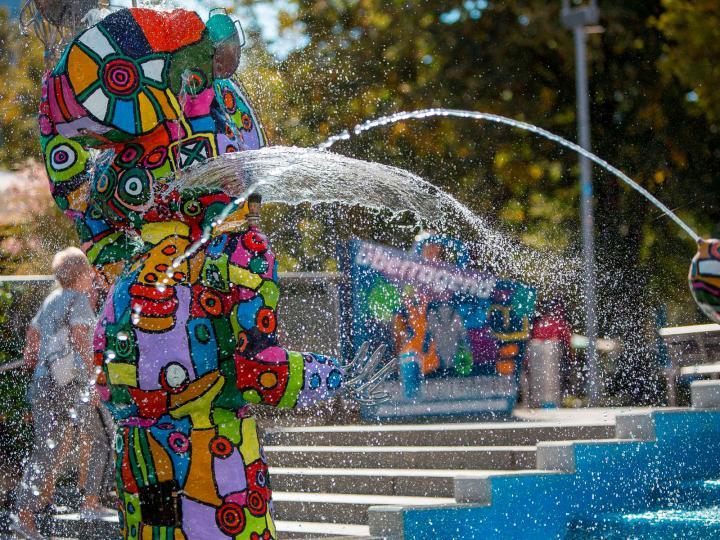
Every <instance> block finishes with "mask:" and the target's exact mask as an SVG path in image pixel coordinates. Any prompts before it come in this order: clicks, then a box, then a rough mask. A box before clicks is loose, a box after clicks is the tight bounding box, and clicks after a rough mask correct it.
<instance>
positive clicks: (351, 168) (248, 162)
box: [172, 146, 579, 285]
mask: <svg viewBox="0 0 720 540" xmlns="http://www.w3.org/2000/svg"><path fill="white" fill-rule="evenodd" d="M172 187H173V188H174V189H177V190H179V191H184V190H190V189H193V188H198V187H206V188H214V189H221V190H223V191H224V192H225V193H228V194H229V195H231V196H233V197H236V199H235V200H234V201H233V203H231V204H230V205H228V207H226V209H225V211H224V212H223V214H222V215H221V216H219V217H218V218H217V219H216V220H215V222H214V223H213V226H212V227H209V228H208V229H206V230H205V231H204V234H203V236H202V237H201V238H200V239H199V240H198V241H197V242H195V243H194V244H193V245H192V246H190V247H189V248H188V250H187V251H186V252H185V253H184V254H183V255H182V257H181V258H179V259H178V260H177V261H176V262H177V265H179V264H180V263H181V262H182V261H183V260H184V259H186V258H187V257H189V256H191V255H192V254H194V253H196V252H197V251H198V250H199V249H200V248H201V247H202V246H203V245H204V244H206V243H207V242H208V241H209V239H210V237H211V235H212V232H213V229H214V228H215V227H218V226H220V225H221V224H222V223H223V221H224V220H225V219H226V218H227V216H228V215H229V214H230V213H232V211H234V209H235V208H237V207H238V206H239V205H241V204H242V203H243V202H244V201H245V200H246V198H247V197H248V196H249V195H250V194H251V193H253V192H256V191H259V192H260V193H261V194H262V196H263V200H264V201H265V202H270V203H272V202H274V203H285V204H291V205H298V204H303V203H309V204H311V205H317V204H322V203H333V204H340V205H343V206H361V207H365V208H369V209H372V210H376V211H389V212H390V213H392V214H393V215H402V214H406V213H408V212H409V213H412V214H413V215H414V216H415V217H416V218H418V219H419V220H424V221H425V222H426V223H427V224H428V225H432V226H434V227H437V228H438V229H439V230H442V231H447V230H448V229H451V228H453V226H455V225H457V224H458V223H464V224H467V225H469V226H470V228H471V229H472V231H473V233H474V234H475V235H476V236H477V244H478V245H479V246H481V247H482V248H483V251H482V252H481V255H482V256H484V257H485V258H486V260H483V261H479V262H483V263H485V262H488V263H489V262H490V261H492V262H493V263H495V264H497V265H499V266H501V267H502V269H503V270H504V271H505V272H508V273H511V274H514V275H516V276H522V277H523V278H525V279H532V280H534V281H537V282H545V283H551V282H558V283H561V282H562V283H565V284H566V285H567V284H568V283H569V282H571V281H573V278H574V277H575V276H577V271H578V270H579V266H578V265H577V264H576V261H574V260H569V259H561V258H559V257H557V256H553V255H551V254H548V253H540V252H536V251H532V250H530V249H529V248H527V247H525V246H522V247H521V246H520V245H519V243H518V242H517V241H516V240H513V239H512V238H509V237H507V236H505V235H503V234H502V233H500V232H498V231H496V230H494V229H493V228H492V227H490V226H489V225H488V223H487V222H486V221H485V220H484V219H482V218H481V217H479V216H477V215H476V214H474V213H473V212H472V211H471V210H470V209H469V208H467V207H466V206H465V205H463V204H462V203H460V202H459V201H458V200H457V199H455V198H454V197H452V196H451V195H450V194H448V193H446V192H444V191H442V190H441V189H439V188H437V187H435V186H433V185H432V184H430V183H429V182H427V181H426V180H424V179H422V178H420V177H419V176H417V175H415V174H413V173H411V172H409V171H406V170H403V169H400V168H397V167H391V166H388V165H382V164H379V163H372V162H368V161H364V160H360V159H354V158H350V157H346V156H343V155H340V154H335V153H333V152H329V151H327V150H318V149H314V148H297V147H282V146H275V147H266V148H262V149H260V150H247V151H243V152H238V153H233V154H224V155H222V156H219V157H217V158H213V159H210V160H207V161H205V162H204V163H202V164H199V165H197V166H195V167H191V168H189V169H186V170H184V171H183V174H182V176H181V177H180V178H179V179H177V180H176V181H175V182H174V183H173V184H172Z"/></svg>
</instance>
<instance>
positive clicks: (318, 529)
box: [275, 520, 372, 540]
mask: <svg viewBox="0 0 720 540" xmlns="http://www.w3.org/2000/svg"><path fill="white" fill-rule="evenodd" d="M275 527H276V529H277V531H278V535H279V536H280V538H282V540H286V539H287V540H295V539H300V538H303V539H305V538H308V539H309V538H322V539H323V540H372V538H371V537H370V528H369V527H368V526H367V525H349V524H347V523H318V522H308V521H282V520H279V521H276V522H275Z"/></svg>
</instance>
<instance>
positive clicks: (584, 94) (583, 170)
mask: <svg viewBox="0 0 720 540" xmlns="http://www.w3.org/2000/svg"><path fill="white" fill-rule="evenodd" d="M599 17H600V11H599V10H598V7H597V0H590V2H589V4H585V5H581V6H577V7H570V0H562V13H561V16H560V18H561V20H562V24H563V26H565V28H569V29H571V30H572V31H573V37H574V38H575V91H576V96H577V129H578V139H579V140H578V142H579V144H580V146H582V147H583V148H584V149H586V150H588V151H589V150H590V103H589V101H590V100H589V95H588V75H587V59H586V54H585V52H586V37H587V30H588V27H590V26H596V25H597V22H598V19H599ZM580 222H581V223H582V241H583V258H584V261H585V264H584V266H585V284H584V291H585V318H586V323H587V327H586V333H587V338H588V346H587V349H586V351H587V352H586V354H587V363H588V397H589V402H590V406H596V405H597V404H598V397H599V393H600V388H599V380H598V358H597V349H596V341H597V313H596V296H595V240H594V222H595V219H594V217H593V185H592V170H591V168H590V160H589V159H588V158H586V157H585V156H580Z"/></svg>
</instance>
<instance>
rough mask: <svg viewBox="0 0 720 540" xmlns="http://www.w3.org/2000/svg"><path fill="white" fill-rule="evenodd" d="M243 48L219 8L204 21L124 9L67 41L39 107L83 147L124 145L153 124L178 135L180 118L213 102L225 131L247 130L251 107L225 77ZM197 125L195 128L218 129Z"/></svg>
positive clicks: (172, 136) (152, 129) (187, 15)
mask: <svg viewBox="0 0 720 540" xmlns="http://www.w3.org/2000/svg"><path fill="white" fill-rule="evenodd" d="M241 46H242V38H241V32H239V31H238V27H237V26H236V25H235V24H234V23H233V21H232V20H231V19H230V18H229V17H228V16H227V15H226V14H224V13H215V14H213V15H211V17H210V19H209V20H208V22H207V23H203V21H202V20H201V19H200V17H199V16H198V15H197V14H196V13H194V12H191V11H185V10H175V11H172V12H163V11H156V10H151V9H123V10H120V11H117V12H115V13H113V14H111V15H109V16H108V17H106V18H105V19H104V20H102V21H101V22H99V23H98V24H96V25H94V26H92V27H90V28H88V29H87V30H84V31H83V32H81V33H80V34H79V35H78V36H77V37H76V38H75V39H73V41H72V42H71V43H70V44H69V46H68V47H67V48H66V50H65V52H64V53H63V55H62V57H61V58H60V61H59V62H58V64H57V66H56V67H55V69H53V71H52V74H51V75H50V77H49V78H48V82H47V95H48V109H47V110H45V111H43V112H44V113H45V114H47V115H48V116H49V117H50V119H51V120H52V121H53V123H54V124H55V126H56V128H57V131H58V133H59V134H61V135H63V136H64V137H67V138H71V139H77V140H78V142H80V143H81V144H82V145H83V146H94V147H103V146H113V145H116V144H118V143H125V142H130V141H133V140H134V139H136V138H138V137H143V136H148V135H151V134H152V133H154V132H155V131H156V130H158V129H159V128H163V129H164V131H166V132H167V134H166V135H167V136H168V137H169V138H170V139H177V138H178V137H179V135H181V134H179V133H178V131H182V130H183V129H184V128H185V126H183V125H182V124H183V119H182V116H183V115H185V116H186V117H187V116H190V117H198V116H204V115H209V114H210V113H211V110H210V109H211V107H210V102H211V101H212V100H213V99H217V100H219V102H220V104H222V105H223V106H225V107H224V108H225V112H227V113H228V119H229V120H231V121H232V122H231V125H230V126H229V127H230V128H231V129H237V131H238V132H242V131H250V130H248V129H247V128H248V121H252V120H253V119H252V114H251V111H250V110H249V108H248V107H245V110H243V103H242V101H243V100H241V99H240V100H239V99H237V97H238V96H234V95H232V94H233V92H232V90H231V89H230V88H229V87H230V86H231V85H230V84H228V82H227V79H228V78H229V77H230V76H231V75H232V74H233V73H234V72H235V70H236V69H237V67H238V63H239V61H240V49H241ZM239 101H240V102H239ZM183 109H185V110H183ZM201 113H204V114H201ZM243 114H245V115H247V116H248V118H243ZM218 120H222V119H218ZM190 121H191V120H190ZM191 122H192V121H191ZM203 122H205V124H206V125H204V126H202V127H201V126H195V127H196V130H198V131H203V132H214V131H217V129H216V126H214V125H212V124H210V123H208V122H207V121H203ZM257 136H258V135H257V134H256V135H255V137H256V138H257ZM253 142H255V145H257V141H248V143H249V144H252V143H253ZM224 151H225V148H220V149H219V152H218V153H223V152H224Z"/></svg>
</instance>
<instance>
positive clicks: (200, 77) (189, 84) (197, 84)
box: [182, 69, 208, 96]
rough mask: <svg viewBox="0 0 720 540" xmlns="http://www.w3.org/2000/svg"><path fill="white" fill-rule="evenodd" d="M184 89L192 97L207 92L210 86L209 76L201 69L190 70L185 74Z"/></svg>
mask: <svg viewBox="0 0 720 540" xmlns="http://www.w3.org/2000/svg"><path fill="white" fill-rule="evenodd" d="M182 78H183V83H184V84H183V89H184V90H185V92H186V93H188V94H190V95H191V96H195V95H197V94H199V93H200V92H202V91H203V90H205V88H207V85H208V80H207V76H206V75H205V73H203V72H202V71H200V70H199V69H189V70H187V71H185V73H183V76H182Z"/></svg>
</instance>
